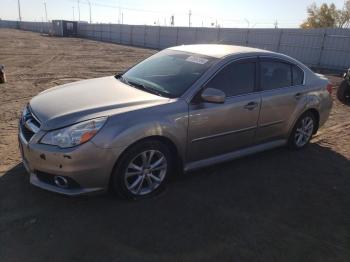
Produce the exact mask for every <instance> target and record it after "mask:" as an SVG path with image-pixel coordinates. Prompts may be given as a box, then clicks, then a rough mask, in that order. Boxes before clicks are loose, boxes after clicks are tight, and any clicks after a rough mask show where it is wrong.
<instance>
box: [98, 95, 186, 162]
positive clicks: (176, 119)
mask: <svg viewBox="0 0 350 262" xmlns="http://www.w3.org/2000/svg"><path fill="white" fill-rule="evenodd" d="M187 129H188V104H187V103H186V102H185V101H182V100H181V101H177V102H175V103H171V104H166V105H161V106H156V107H152V108H146V109H142V110H136V111H132V112H127V113H125V114H122V115H118V116H114V117H110V119H108V122H107V123H106V125H105V127H104V128H103V129H102V130H101V132H100V133H98V134H97V135H96V136H95V137H94V138H93V139H92V142H93V143H94V144H95V145H96V146H98V147H102V148H116V149H118V150H119V151H120V150H121V151H124V150H125V149H126V148H128V147H129V146H130V145H132V144H134V143H135V142H137V141H139V140H141V139H144V138H147V137H151V136H161V137H165V138H167V139H169V140H170V141H172V142H173V143H174V144H175V146H176V147H177V150H178V152H179V154H181V157H185V155H186V145H187Z"/></svg>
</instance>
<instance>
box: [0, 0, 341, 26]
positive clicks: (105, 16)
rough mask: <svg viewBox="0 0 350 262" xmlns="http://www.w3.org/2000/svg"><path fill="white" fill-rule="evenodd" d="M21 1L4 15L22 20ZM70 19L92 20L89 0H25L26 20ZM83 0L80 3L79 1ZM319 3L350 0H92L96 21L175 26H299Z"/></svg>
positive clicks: (0, 7)
mask: <svg viewBox="0 0 350 262" xmlns="http://www.w3.org/2000/svg"><path fill="white" fill-rule="evenodd" d="M17 1H18V0H0V18H1V19H3V20H18V17H19V15H18V4H17ZM44 2H46V8H47V16H48V20H54V19H65V20H79V10H80V21H87V22H88V21H89V4H88V2H89V0H79V1H78V0H45V1H43V0H20V6H21V16H22V20H23V21H46V16H45V8H44ZM78 2H79V5H78ZM313 2H316V3H317V4H321V3H335V4H336V6H337V7H339V8H341V7H342V6H343V4H344V0H333V1H327V0H321V1H319V0H316V1H309V0H288V1H286V0H231V1H230V0H215V1H213V0H211V1H209V0H172V1H170V0H147V1H146V0H90V3H91V17H92V22H93V23H118V21H119V22H121V21H122V20H123V23H124V24H138V25H161V26H164V25H167V26H169V25H170V17H171V16H172V15H174V18H175V26H189V11H190V10H191V13H192V15H191V26H205V27H211V26H215V25H216V24H217V25H220V26H221V27H250V28H271V27H274V26H275V23H276V21H277V25H278V27H280V28H291V27H298V25H299V24H301V23H302V21H303V20H305V18H306V16H307V13H306V8H307V6H309V5H310V4H312V3H313Z"/></svg>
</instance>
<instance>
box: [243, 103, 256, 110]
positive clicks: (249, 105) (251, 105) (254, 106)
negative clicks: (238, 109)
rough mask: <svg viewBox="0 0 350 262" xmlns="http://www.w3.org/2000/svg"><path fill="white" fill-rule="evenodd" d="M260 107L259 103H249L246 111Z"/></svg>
mask: <svg viewBox="0 0 350 262" xmlns="http://www.w3.org/2000/svg"><path fill="white" fill-rule="evenodd" d="M258 105H259V103H257V102H249V103H248V104H246V105H245V106H244V108H245V109H248V110H253V109H254V108H256V107H257V106H258Z"/></svg>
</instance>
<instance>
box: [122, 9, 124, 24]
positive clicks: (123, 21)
mask: <svg viewBox="0 0 350 262" xmlns="http://www.w3.org/2000/svg"><path fill="white" fill-rule="evenodd" d="M122 24H124V13H123V12H122Z"/></svg>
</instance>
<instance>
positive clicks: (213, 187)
mask: <svg viewBox="0 0 350 262" xmlns="http://www.w3.org/2000/svg"><path fill="white" fill-rule="evenodd" d="M153 53H155V51H153V50H147V49H140V48H133V47H127V46H119V45H115V44H108V43H101V42H95V41H89V40H83V39H72V38H52V37H47V36H40V35H39V34H36V33H31V32H22V31H17V30H7V29H0V64H5V66H6V72H7V80H8V83H7V84H4V85H0V261H1V262H7V261H213V260H217V261H268V262H272V261H278V262H281V261H293V262H295V261H308V262H310V261H317V262H321V261H332V262H336V261H350V208H349V207H350V107H346V106H345V105H342V104H340V103H339V102H338V101H336V100H335V104H334V108H333V110H332V114H331V117H330V119H329V121H328V122H327V124H326V126H325V127H324V128H323V129H322V130H320V132H319V133H318V135H317V136H316V137H315V138H314V139H313V141H312V144H311V145H310V146H309V147H307V148H306V149H305V150H302V151H297V152H292V151H289V150H287V149H286V148H278V149H275V150H271V151H268V152H264V153H261V154H257V155H254V156H251V157H247V158H244V159H241V160H236V161H232V162H229V163H226V164H222V165H216V166H213V167H211V168H207V169H206V170H200V171H197V172H195V173H190V174H186V175H184V176H182V177H180V178H178V179H176V180H175V181H173V182H172V183H170V184H169V185H168V187H167V189H166V190H165V191H164V192H163V193H162V194H161V195H159V196H157V197H156V198H153V199H148V200H145V201H139V202H127V201H122V200H119V199H116V198H115V197H113V196H111V195H108V194H107V195H100V196H93V197H78V198H68V197H63V196H60V195H56V194H53V193H49V192H45V191H43V190H40V189H38V188H34V187H33V186H31V185H30V184H29V181H28V180H29V179H28V175H27V174H26V172H25V170H24V168H23V166H22V165H21V163H20V158H19V151H18V146H17V120H18V118H19V115H20V112H21V110H22V108H23V106H24V105H25V104H26V103H27V102H28V100H29V99H30V98H31V97H32V96H34V95H36V94H37V93H39V92H40V91H42V90H45V89H47V88H49V87H52V86H55V85H59V84H63V83H67V82H72V81H76V80H80V79H87V78H93V77H99V76H106V75H111V74H114V73H115V72H119V71H122V70H124V69H126V68H128V67H129V66H131V65H133V64H134V63H136V62H138V61H140V60H142V59H144V58H145V57H148V56H149V55H151V54H153ZM330 79H331V81H332V82H334V83H335V84H337V83H338V82H339V80H340V78H337V77H330Z"/></svg>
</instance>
